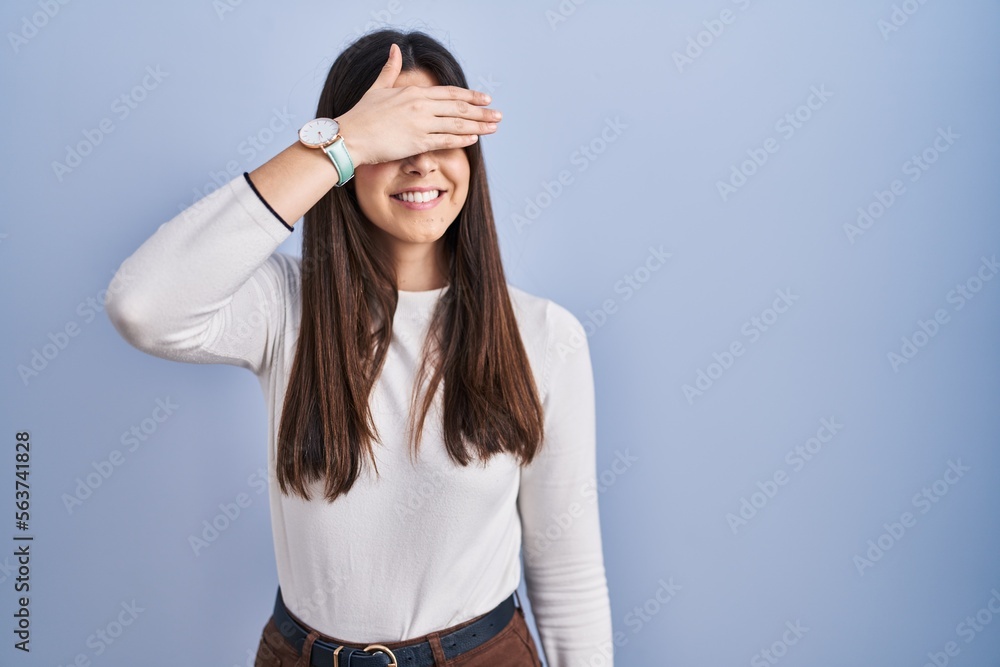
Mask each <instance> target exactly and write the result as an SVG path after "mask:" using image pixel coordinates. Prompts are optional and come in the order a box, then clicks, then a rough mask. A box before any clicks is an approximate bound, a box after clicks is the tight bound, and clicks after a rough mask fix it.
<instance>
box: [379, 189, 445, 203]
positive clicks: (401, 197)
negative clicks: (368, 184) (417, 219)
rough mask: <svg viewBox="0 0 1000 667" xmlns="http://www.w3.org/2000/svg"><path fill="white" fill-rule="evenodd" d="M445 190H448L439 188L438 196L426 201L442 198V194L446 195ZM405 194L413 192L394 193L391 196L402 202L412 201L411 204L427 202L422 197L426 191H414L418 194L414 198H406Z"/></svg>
mask: <svg viewBox="0 0 1000 667" xmlns="http://www.w3.org/2000/svg"><path fill="white" fill-rule="evenodd" d="M428 192H429V191H428ZM445 192H447V190H438V191H437V193H438V194H437V197H434V199H428V200H426V201H427V202H432V201H435V200H437V199H440V198H441V197H442V196H443V195H444V193H445ZM405 194H411V193H403V192H399V193H396V194H394V195H389V196H390V197H392V198H393V199H395V200H397V201H401V202H407V203H410V204H421V203H426V202H425V201H424V200H423V199H422V197H423V196H424V192H414V193H412V194H414V195H416V197H415V198H413V199H407V198H405V197H404V195H405Z"/></svg>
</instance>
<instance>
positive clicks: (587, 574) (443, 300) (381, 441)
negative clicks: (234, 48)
mask: <svg viewBox="0 0 1000 667" xmlns="http://www.w3.org/2000/svg"><path fill="white" fill-rule="evenodd" d="M489 102H490V99H489V97H488V96H487V95H485V94H483V93H481V92H477V91H472V90H468V87H467V85H466V79H465V75H464V73H463V72H462V69H461V67H460V66H459V64H458V63H457V61H456V60H455V58H454V57H453V56H452V55H451V53H449V52H448V51H447V50H446V49H445V48H444V47H443V46H442V45H441V44H440V43H438V42H437V41H436V40H434V39H432V38H431V37H429V36H427V35H425V34H423V33H420V32H411V33H400V32H397V31H388V30H387V31H379V32H375V33H371V34H368V35H365V36H363V37H361V38H359V39H358V40H357V41H356V42H355V43H354V44H353V45H352V46H350V47H348V49H346V50H345V51H344V52H343V53H341V54H340V56H339V57H338V58H337V60H336V62H334V64H333V66H332V67H331V69H330V72H329V76H328V77H327V80H326V83H325V85H324V88H323V91H322V94H321V95H320V100H319V105H318V109H317V120H315V121H310V122H308V123H306V124H305V125H304V126H303V127H302V129H301V130H300V133H299V140H298V141H295V142H294V143H292V144H291V145H290V146H289V147H288V148H286V149H285V150H283V151H282V152H281V153H279V154H278V155H276V156H275V157H274V158H273V159H271V160H270V161H268V162H266V163H265V164H263V165H261V166H260V167H259V168H257V169H255V170H254V171H252V172H250V173H244V174H243V175H241V176H239V177H237V178H234V179H232V180H231V181H230V182H228V183H226V184H225V185H224V186H222V187H220V188H219V189H218V190H216V191H214V192H212V193H211V194H209V195H208V196H206V197H204V198H203V199H202V200H201V201H199V202H197V203H195V204H193V205H192V206H191V207H190V208H188V209H187V210H185V211H184V212H182V213H180V214H179V215H177V216H176V217H174V218H173V219H172V220H170V221H168V222H166V223H164V224H162V225H160V226H159V228H158V229H157V230H156V231H155V233H154V234H153V235H152V236H151V237H150V238H149V239H147V240H146V241H145V242H144V243H143V244H142V245H141V246H140V247H139V248H138V249H137V250H136V251H135V252H134V253H133V254H132V255H131V256H130V257H129V258H128V259H126V260H125V261H124V262H123V263H122V265H121V267H120V268H119V270H118V273H117V274H116V276H115V279H116V280H117V281H118V282H117V284H118V285H124V286H125V287H124V289H119V290H118V292H117V293H115V294H114V295H113V297H112V300H111V301H110V302H109V303H108V304H107V306H108V307H107V312H108V315H109V317H110V318H111V321H112V322H113V323H114V326H115V328H116V329H117V330H118V331H119V332H120V333H121V335H122V336H123V337H124V338H125V339H126V340H127V341H128V342H129V343H131V344H132V345H133V346H135V347H137V348H138V349H140V350H143V351H145V352H147V353H149V354H153V355H156V356H159V357H163V358H167V359H174V360H177V361H184V362H190V363H226V364H234V365H238V366H242V367H244V368H247V369H248V370H250V371H252V372H253V373H254V374H255V375H256V376H257V377H258V379H259V381H260V383H261V388H262V390H263V392H264V396H265V398H266V400H267V405H268V409H269V415H270V420H269V423H270V428H269V438H268V443H269V444H268V452H267V461H268V470H269V494H270V495H269V498H270V508H271V522H272V528H273V536H274V547H275V558H276V562H277V571H278V582H279V587H278V591H277V595H276V599H275V606H274V612H273V615H272V616H271V618H270V619H268V621H267V623H266V625H265V626H264V628H263V633H262V637H261V640H260V644H259V647H258V653H257V662H256V665H258V666H262V665H267V666H277V665H284V666H290V665H297V666H301V667H305V666H306V665H325V666H328V665H340V666H341V667H359V666H360V667H367V666H372V667H374V666H376V665H377V666H379V667H386V666H388V665H393V664H396V665H399V666H400V667H404V666H406V667H445V666H448V667H458V666H463V667H476V666H482V667H486V666H489V667H503V666H505V665H510V666H512V667H513V666H525V665H541V662H540V660H539V651H538V648H537V647H536V645H535V643H534V641H533V639H532V636H531V634H530V632H529V630H528V627H527V624H526V622H525V618H524V612H523V610H522V609H521V606H520V601H519V600H518V599H517V596H516V595H515V591H516V589H517V587H518V585H519V583H520V576H521V559H520V555H521V550H522V547H523V552H524V574H525V586H526V590H527V593H528V597H529V599H530V602H531V607H532V611H533V613H534V616H535V619H536V623H537V626H538V631H539V637H540V639H541V643H542V649H543V653H544V655H545V657H546V661H547V663H548V665H550V667H569V666H570V665H573V666H574V667H576V666H578V665H595V666H596V665H611V664H612V651H611V631H612V627H611V611H610V602H609V595H608V587H607V581H606V578H605V570H604V561H603V556H602V550H601V534H600V525H599V522H598V504H597V493H596V483H595V477H596V471H595V468H596V460H595V416H594V415H595V412H594V386H593V376H592V369H591V362H590V353H589V349H588V346H587V340H586V335H585V332H584V330H583V327H582V325H581V324H580V322H579V320H577V319H576V318H575V317H574V316H573V315H572V314H571V313H570V312H569V311H568V310H566V309H565V308H563V307H561V306H559V305H558V304H556V303H554V302H552V301H551V300H548V299H545V298H542V297H538V296H534V295H531V294H529V293H527V292H525V291H522V290H520V289H518V288H516V287H514V286H512V285H509V284H507V282H506V279H505V275H504V271H503V267H502V264H501V258H500V251H499V245H498V242H497V235H496V230H495V227H494V221H493V215H492V210H491V205H490V197H489V189H488V186H487V179H486V170H485V165H484V161H483V155H482V149H481V147H480V145H479V143H478V138H479V135H482V134H491V133H493V132H495V130H496V127H497V123H498V122H499V121H500V114H499V112H496V111H494V110H492V109H489V108H488V106H487V105H488V104H489ZM331 141H332V143H331ZM525 157H526V158H527V157H528V156H525ZM415 193H421V194H415ZM303 216H304V222H303V225H302V227H303V231H302V234H303V241H302V259H301V260H299V259H298V258H296V257H294V256H291V255H287V254H285V253H281V252H277V247H278V246H279V245H280V244H281V243H282V242H283V241H285V240H286V239H287V238H288V237H289V236H290V235H291V234H292V232H293V230H294V223H295V222H296V221H297V220H298V219H299V218H302V217H303ZM113 282H114V281H113Z"/></svg>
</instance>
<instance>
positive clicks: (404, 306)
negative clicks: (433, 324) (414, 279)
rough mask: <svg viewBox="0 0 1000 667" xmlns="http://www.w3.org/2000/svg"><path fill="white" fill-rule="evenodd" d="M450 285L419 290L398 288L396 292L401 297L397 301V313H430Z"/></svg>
mask: <svg viewBox="0 0 1000 667" xmlns="http://www.w3.org/2000/svg"><path fill="white" fill-rule="evenodd" d="M448 287H449V285H445V286H444V287H436V288H434V289H429V290H420V291H418V292H412V291H410V290H401V289H397V290H396V293H397V294H398V295H399V297H398V299H397V301H396V313H404V314H407V315H411V314H412V315H417V314H424V315H426V314H430V313H431V312H432V311H433V310H434V306H435V305H436V304H437V302H438V299H439V298H441V295H442V294H444V292H445V290H447V289H448Z"/></svg>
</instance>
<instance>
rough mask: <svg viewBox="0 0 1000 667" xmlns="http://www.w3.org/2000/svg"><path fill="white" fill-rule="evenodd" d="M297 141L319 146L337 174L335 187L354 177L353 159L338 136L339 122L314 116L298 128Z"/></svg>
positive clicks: (312, 146) (313, 146)
mask: <svg viewBox="0 0 1000 667" xmlns="http://www.w3.org/2000/svg"><path fill="white" fill-rule="evenodd" d="M299 141H300V142H301V143H302V144H304V145H305V146H308V147H309V148H320V149H322V150H323V152H324V153H326V154H327V156H329V158H330V160H331V161H332V162H333V166H334V168H336V170H337V175H338V176H339V177H340V178H339V180H338V181H337V187H338V188H339V187H341V186H342V185H344V184H345V183H347V181H349V180H351V179H352V178H354V161H353V160H351V156H350V154H348V152H347V146H345V145H344V137H342V136H340V123H338V122H337V121H335V120H334V119H332V118H314V119H313V120H311V121H309V122H307V123H306V124H305V125H303V126H302V127H301V128H300V129H299Z"/></svg>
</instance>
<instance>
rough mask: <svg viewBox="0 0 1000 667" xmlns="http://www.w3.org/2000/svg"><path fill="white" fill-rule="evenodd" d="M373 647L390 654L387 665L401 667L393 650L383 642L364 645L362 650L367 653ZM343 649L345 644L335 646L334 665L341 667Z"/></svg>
mask: <svg viewBox="0 0 1000 667" xmlns="http://www.w3.org/2000/svg"><path fill="white" fill-rule="evenodd" d="M373 648H374V649H378V650H379V651H382V652H383V653H385V654H387V655H388V656H389V660H390V662H389V664H388V665H386V666H385V667H399V665H397V664H396V656H395V655H393V653H392V651H390V650H389V649H388V648H386V647H385V646H382V645H381V644H369V645H368V646H366V647H364V649H362V650H363V651H365V653H367V652H368V651H370V650H372V649H373ZM343 650H344V647H343V646H338V647H337V648H335V649H334V650H333V667H340V652H341V651H343Z"/></svg>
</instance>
